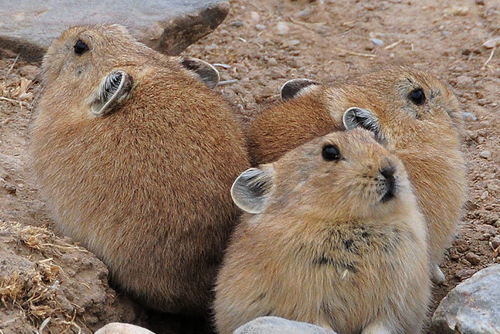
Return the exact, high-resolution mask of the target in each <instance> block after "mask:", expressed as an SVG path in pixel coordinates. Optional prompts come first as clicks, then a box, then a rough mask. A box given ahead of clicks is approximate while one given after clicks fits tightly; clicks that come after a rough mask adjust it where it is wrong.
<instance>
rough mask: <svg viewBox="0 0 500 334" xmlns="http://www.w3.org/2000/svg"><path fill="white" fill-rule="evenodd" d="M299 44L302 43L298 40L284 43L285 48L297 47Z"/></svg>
mask: <svg viewBox="0 0 500 334" xmlns="http://www.w3.org/2000/svg"><path fill="white" fill-rule="evenodd" d="M299 44H300V41H299V40H298V39H292V40H289V41H284V42H283V46H284V47H285V48H287V47H291V46H296V45H299Z"/></svg>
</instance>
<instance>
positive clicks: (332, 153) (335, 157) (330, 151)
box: [321, 145, 341, 161]
mask: <svg viewBox="0 0 500 334" xmlns="http://www.w3.org/2000/svg"><path fill="white" fill-rule="evenodd" d="M321 156H322V157H323V159H325V161H339V160H340V158H341V155H340V151H339V148H338V147H337V146H335V145H325V146H324V147H323V152H321Z"/></svg>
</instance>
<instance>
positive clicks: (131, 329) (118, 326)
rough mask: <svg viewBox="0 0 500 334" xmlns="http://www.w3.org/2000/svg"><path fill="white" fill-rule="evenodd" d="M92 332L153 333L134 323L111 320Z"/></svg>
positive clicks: (102, 333) (104, 333) (116, 333)
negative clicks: (111, 321)
mask: <svg viewBox="0 0 500 334" xmlns="http://www.w3.org/2000/svg"><path fill="white" fill-rule="evenodd" d="M94 334H154V333H153V332H151V331H150V330H147V329H146V328H142V327H139V326H135V325H130V324H123V323H119V322H113V323H110V324H107V325H106V326H104V327H103V328H101V329H99V330H98V331H97V332H95V333H94Z"/></svg>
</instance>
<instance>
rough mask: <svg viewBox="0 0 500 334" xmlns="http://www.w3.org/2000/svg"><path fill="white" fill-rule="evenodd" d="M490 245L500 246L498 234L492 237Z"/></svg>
mask: <svg viewBox="0 0 500 334" xmlns="http://www.w3.org/2000/svg"><path fill="white" fill-rule="evenodd" d="M491 246H493V248H495V249H497V248H498V247H500V235H497V236H496V237H494V238H493V240H491Z"/></svg>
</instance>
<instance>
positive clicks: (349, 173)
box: [214, 129, 430, 334]
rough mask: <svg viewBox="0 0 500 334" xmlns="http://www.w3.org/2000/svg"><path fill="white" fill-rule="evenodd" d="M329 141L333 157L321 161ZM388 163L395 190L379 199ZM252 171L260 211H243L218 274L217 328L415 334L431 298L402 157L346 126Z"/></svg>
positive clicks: (421, 232)
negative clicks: (253, 324) (260, 194)
mask: <svg viewBox="0 0 500 334" xmlns="http://www.w3.org/2000/svg"><path fill="white" fill-rule="evenodd" d="M328 144H335V145H337V146H338V148H339V149H340V152H341V155H342V159H341V160H339V161H325V160H323V158H322V154H321V152H322V148H323V147H324V146H325V145H328ZM388 166H392V167H394V168H395V174H394V176H395V179H396V184H397V191H396V195H395V197H394V198H393V199H391V200H389V201H387V202H382V201H381V197H382V195H383V191H381V189H384V187H383V185H384V184H385V183H384V182H386V181H385V179H384V178H383V177H382V175H381V170H384V168H387V167H388ZM261 170H262V171H263V174H265V175H266V177H269V178H270V179H272V181H271V182H270V183H271V184H270V185H268V186H267V187H264V188H266V189H267V191H268V194H266V195H265V196H267V197H266V200H265V205H264V209H263V211H262V212H261V213H258V214H249V213H246V214H245V215H244V216H243V217H242V222H241V224H240V225H239V226H238V227H237V228H236V231H235V233H234V235H233V237H232V241H231V244H230V246H229V248H228V250H227V252H226V256H225V259H224V265H223V267H222V269H221V272H220V273H219V276H218V280H217V286H216V299H215V306H214V309H215V316H216V324H217V328H218V330H219V332H220V333H221V334H229V333H232V331H233V330H235V329H236V328H237V327H238V326H240V325H242V324H244V323H246V322H248V321H250V320H252V319H254V318H256V317H259V316H265V315H273V316H280V317H284V318H288V319H291V320H297V321H304V322H309V323H313V324H316V325H320V326H324V327H327V328H331V329H333V330H335V331H336V332H338V333H342V334H359V333H362V334H375V333H377V334H396V333H397V334H403V333H404V334H406V333H414V334H417V333H420V330H421V326H422V321H423V319H424V317H425V312H426V305H427V302H428V300H429V297H430V279H429V265H428V259H427V252H426V248H427V245H426V225H425V221H424V219H423V217H422V215H421V214H420V212H419V211H418V209H417V204H416V199H415V196H414V195H413V193H412V191H411V186H410V184H409V181H408V178H407V175H406V172H405V170H404V167H403V165H402V163H401V161H400V160H399V159H398V158H397V157H396V156H394V155H392V154H390V153H389V152H388V151H387V150H386V149H384V148H383V147H382V146H381V145H379V144H378V143H376V142H375V140H374V139H373V137H372V136H371V135H370V134H369V133H368V132H367V131H366V130H362V129H355V130H351V131H347V132H336V133H332V134H329V135H327V136H325V137H322V138H316V139H313V140H312V141H310V142H308V143H306V144H304V145H302V146H300V147H298V148H296V149H294V150H292V151H290V152H288V153H286V154H285V155H284V156H283V157H281V158H280V159H279V160H278V161H276V162H274V163H272V164H268V165H262V166H261ZM257 181H258V180H256V182H257ZM237 182H238V181H237ZM234 188H235V186H234V185H233V189H234ZM234 198H235V195H234V192H233V199H234ZM235 201H236V203H238V199H237V198H236V199H235Z"/></svg>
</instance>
